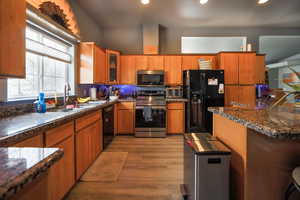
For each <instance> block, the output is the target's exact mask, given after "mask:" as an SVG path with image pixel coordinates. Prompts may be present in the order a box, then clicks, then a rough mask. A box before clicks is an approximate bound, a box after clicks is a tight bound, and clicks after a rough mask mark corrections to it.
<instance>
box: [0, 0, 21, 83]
mask: <svg viewBox="0 0 300 200" xmlns="http://www.w3.org/2000/svg"><path fill="white" fill-rule="evenodd" d="M25 11H26V1H25V0H9V1H7V0H1V1H0V27H1V28H0V46H1V48H0V77H2V78H4V77H7V78H25V76H26V70H25V27H26V25H25V20H26V14H25Z"/></svg>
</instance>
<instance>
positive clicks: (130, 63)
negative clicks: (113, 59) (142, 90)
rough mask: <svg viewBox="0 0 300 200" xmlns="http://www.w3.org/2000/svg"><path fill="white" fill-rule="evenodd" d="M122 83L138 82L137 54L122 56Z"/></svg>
mask: <svg viewBox="0 0 300 200" xmlns="http://www.w3.org/2000/svg"><path fill="white" fill-rule="evenodd" d="M120 76H121V77H120V84H136V71H135V56H121V67H120Z"/></svg>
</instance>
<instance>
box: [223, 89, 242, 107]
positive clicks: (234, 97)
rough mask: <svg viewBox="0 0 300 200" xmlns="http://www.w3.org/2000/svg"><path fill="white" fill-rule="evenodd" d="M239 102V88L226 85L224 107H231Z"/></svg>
mask: <svg viewBox="0 0 300 200" xmlns="http://www.w3.org/2000/svg"><path fill="white" fill-rule="evenodd" d="M233 102H236V103H238V102H239V86H237V85H226V86H225V106H232V103H233Z"/></svg>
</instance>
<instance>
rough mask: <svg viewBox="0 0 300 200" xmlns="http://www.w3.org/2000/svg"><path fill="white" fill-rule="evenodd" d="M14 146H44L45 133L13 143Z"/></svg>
mask: <svg viewBox="0 0 300 200" xmlns="http://www.w3.org/2000/svg"><path fill="white" fill-rule="evenodd" d="M13 146H14V147H43V146H44V145H43V134H40V135H38V136H35V137H32V138H29V139H26V140H24V141H22V142H18V143H17V144H15V145H13Z"/></svg>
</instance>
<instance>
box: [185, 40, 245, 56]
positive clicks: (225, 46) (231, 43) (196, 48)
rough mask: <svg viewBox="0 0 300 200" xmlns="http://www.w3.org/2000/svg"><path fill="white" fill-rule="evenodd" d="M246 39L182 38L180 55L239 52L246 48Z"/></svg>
mask: <svg viewBox="0 0 300 200" xmlns="http://www.w3.org/2000/svg"><path fill="white" fill-rule="evenodd" d="M246 44H247V37H182V38H181V52H182V53H218V52H220V51H241V50H242V48H243V47H246Z"/></svg>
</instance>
